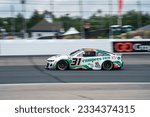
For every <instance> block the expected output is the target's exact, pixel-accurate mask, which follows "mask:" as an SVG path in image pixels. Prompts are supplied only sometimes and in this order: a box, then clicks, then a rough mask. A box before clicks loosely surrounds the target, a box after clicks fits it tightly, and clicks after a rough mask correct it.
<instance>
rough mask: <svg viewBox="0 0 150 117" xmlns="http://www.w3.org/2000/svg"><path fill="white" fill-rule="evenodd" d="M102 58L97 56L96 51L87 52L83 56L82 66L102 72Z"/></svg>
mask: <svg viewBox="0 0 150 117" xmlns="http://www.w3.org/2000/svg"><path fill="white" fill-rule="evenodd" d="M100 63H101V58H100V57H99V56H97V54H96V52H95V51H86V52H85V53H84V54H83V58H82V65H83V66H85V67H86V68H87V69H93V70H100V69H101V64H100Z"/></svg>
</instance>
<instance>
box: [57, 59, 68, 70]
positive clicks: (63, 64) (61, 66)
mask: <svg viewBox="0 0 150 117" xmlns="http://www.w3.org/2000/svg"><path fill="white" fill-rule="evenodd" d="M56 68H57V69H58V70H66V69H68V63H67V62H66V61H65V60H60V61H59V62H58V63H57V65H56Z"/></svg>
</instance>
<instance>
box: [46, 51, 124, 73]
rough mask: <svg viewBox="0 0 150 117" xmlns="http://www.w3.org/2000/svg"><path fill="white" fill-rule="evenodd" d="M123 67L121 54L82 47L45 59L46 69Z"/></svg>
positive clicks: (106, 68) (107, 68) (105, 68)
mask: <svg viewBox="0 0 150 117" xmlns="http://www.w3.org/2000/svg"><path fill="white" fill-rule="evenodd" d="M122 67H123V61H122V56H121V55H120V54H115V53H110V52H107V51H104V50H100V49H93V48H82V49H78V50H76V51H74V52H72V53H70V54H69V55H56V56H52V57H50V58H48V59H47V65H46V66H45V68H46V69H56V70H67V69H81V70H90V69H91V70H112V69H121V68H122Z"/></svg>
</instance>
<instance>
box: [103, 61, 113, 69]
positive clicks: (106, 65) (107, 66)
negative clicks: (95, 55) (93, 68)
mask: <svg viewBox="0 0 150 117" xmlns="http://www.w3.org/2000/svg"><path fill="white" fill-rule="evenodd" d="M113 66H114V65H113V63H112V62H111V61H105V62H104V63H103V65H102V69H103V70H112V69H113Z"/></svg>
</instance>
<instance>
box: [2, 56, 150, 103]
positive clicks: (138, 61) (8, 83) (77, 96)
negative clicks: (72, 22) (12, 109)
mask: <svg viewBox="0 0 150 117" xmlns="http://www.w3.org/2000/svg"><path fill="white" fill-rule="evenodd" d="M47 58H48V56H24V57H0V99H1V100H7V99H8V100H16V99H21V100H22V99H23V100H26V99H29V100H31V99H34V100H35V99H38V100H39V99H42V100H43V99H44V100H45V99H46V100H53V99H54V100H59V99H61V100H62V99H63V100H66V99H69V100H95V99H96V100H100V99H103V100H106V99H109V100H110V99H111V100H112V99H119V100H121V99H125V100H126V99H131V100H135V99H137V100H141V99H142V100H143V99H148V100H149V99H150V55H146V54H145V55H124V56H123V61H124V67H123V69H122V70H112V71H92V70H89V71H79V70H77V71H75V70H67V71H56V70H52V71H49V70H45V69H44V66H45V64H46V59H47Z"/></svg>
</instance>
